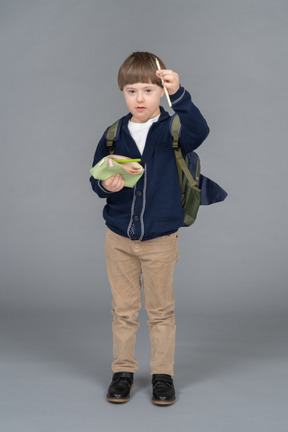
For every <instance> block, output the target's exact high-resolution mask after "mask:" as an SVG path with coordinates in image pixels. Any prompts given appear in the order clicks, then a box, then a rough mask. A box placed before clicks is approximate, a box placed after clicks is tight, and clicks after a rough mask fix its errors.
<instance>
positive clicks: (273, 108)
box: [0, 0, 288, 432]
mask: <svg viewBox="0 0 288 432" xmlns="http://www.w3.org/2000/svg"><path fill="white" fill-rule="evenodd" d="M287 16H288V6H287V2H286V1H284V0H273V1H272V0H270V1H268V0H258V1H257V0H250V1H248V0H241V2H240V1H238V0H230V1H229V0H218V1H215V0H201V1H200V0H178V1H177V2H176V1H171V0H167V1H164V0H161V1H160V0H153V1H152V0H146V1H145V2H143V1H139V0H135V1H129V0H105V1H104V0H81V1H80V0H50V1H43V0H22V1H20V0H1V1H0V53H1V68H0V85H1V90H0V91H1V93H0V94H1V99H0V100H1V131H0V134H1V137H0V139H1V155H0V164H1V169H0V175H1V180H0V188H1V260H0V263H1V304H0V308H1V318H0V319H1V323H0V324H1V327H0V336H1V353H0V355H1V358H0V374H1V390H0V400H1V404H0V426H1V432H2V430H3V432H10V431H13V432H18V431H21V432H26V431H27V432H34V431H35V432H42V431H43V432H44V431H49V432H50V431H52V430H53V431H57V432H58V431H59V432H60V431H61V432H66V431H67V432H68V431H69V432H72V431H81V432H90V431H95V430H97V431H110V430H111V431H112V430H115V429H116V428H117V429H118V430H121V431H122V430H123V431H132V430H133V431H134V430H138V431H142V430H143V431H144V430H145V431H146V430H159V431H167V430H168V431H172V430H175V428H176V427H177V428H178V429H179V430H183V431H186V430H192V431H196V432H202V431H209V432H211V431H213V432H216V431H219V432H220V431H221V432H225V431H229V432H230V431H231V430H233V431H238V430H239V431H253V432H256V431H261V432H265V431H269V432H270V431H271V430H273V431H274V432H278V431H279V432H280V431H281V432H284V431H286V430H287V414H286V409H285V408H287V375H288V368H287V359H288V358H287V357H288V356H287V354H288V353H287V351H288V350H287V324H288V319H287V280H288V279H287V276H288V266H287V188H286V184H287V132H288V131H287V76H288V70H287V69H288V68H287V65H288V62H287V44H285V41H287V33H288V30H287V29H288V22H287V21H288V20H287ZM133 50H148V51H152V52H154V53H156V54H157V55H159V56H160V57H161V58H162V59H163V60H164V62H165V63H166V65H167V66H168V67H169V68H171V69H174V70H176V71H177V72H178V73H179V75H180V79H181V83H182V85H183V86H184V87H186V88H187V89H188V90H189V91H190V92H191V94H192V96H193V100H194V102H195V103H196V105H198V106H199V108H200V110H201V111H202V113H203V114H204V116H205V117H206V118H207V121H208V123H209V126H210V129H211V133H210V135H209V137H208V139H207V140H206V141H205V143H204V144H203V146H202V148H200V149H199V154H200V157H201V160H202V171H203V173H205V174H206V175H208V176H209V177H211V178H213V179H214V180H216V181H218V182H219V183H220V184H221V185H222V186H223V187H224V188H225V189H227V191H228V192H229V197H228V199H227V200H226V201H225V202H224V203H223V204H219V205H214V206H210V207H205V208H201V210H200V213H199V218H198V220H197V223H196V224H195V226H193V227H191V228H188V229H187V228H186V229H182V230H181V232H180V245H179V246H180V257H181V258H180V262H179V263H178V264H177V267H176V274H175V296H176V320H177V344H176V367H175V369H176V373H175V384H176V387H177V397H178V401H177V403H176V404H175V405H174V406H172V407H169V408H164V409H161V408H159V407H155V406H153V405H152V404H151V402H150V394H151V389H150V377H149V340H148V328H147V325H146V319H147V317H146V312H145V311H143V310H142V311H141V314H140V318H139V319H140V322H141V327H140V330H139V332H138V336H137V347H136V351H137V357H138V360H139V361H140V370H139V372H138V373H137V375H136V382H135V387H134V388H135V390H134V392H133V397H132V399H131V401H130V402H129V404H126V405H123V406H114V405H111V404H109V403H108V402H106V401H105V392H106V388H107V385H108V384H109V381H110V378H111V369H110V364H111V362H112V357H111V356H112V335H111V319H112V316H111V314H110V301H111V298H110V291H109V286H108V282H107V278H106V271H105V260H104V255H103V246H104V233H105V226H104V222H103V220H102V206H103V204H104V202H103V201H102V200H100V199H98V198H97V196H96V195H95V194H94V193H93V192H92V190H91V188H90V184H89V182H88V178H89V169H90V166H91V163H92V159H93V155H94V151H95V147H96V145H97V142H98V139H99V138H100V136H101V135H102V133H103V131H104V129H105V128H106V126H107V125H109V124H111V123H112V122H114V120H116V119H117V118H118V117H120V116H122V115H124V114H126V107H125V104H124V100H123V96H122V94H121V92H120V91H119V90H118V88H117V82H116V77H117V72H118V68H119V66H120V64H121V63H122V61H123V60H124V59H125V58H126V57H127V56H128V55H129V54H130V53H131V52H132V51H133ZM163 105H164V106H165V108H167V103H166V101H165V100H163ZM120 411H121V413H120Z"/></svg>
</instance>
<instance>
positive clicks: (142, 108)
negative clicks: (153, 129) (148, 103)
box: [135, 106, 145, 111]
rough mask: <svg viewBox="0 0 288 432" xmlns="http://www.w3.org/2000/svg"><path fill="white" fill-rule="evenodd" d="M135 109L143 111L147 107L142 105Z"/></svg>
mask: <svg viewBox="0 0 288 432" xmlns="http://www.w3.org/2000/svg"><path fill="white" fill-rule="evenodd" d="M135 109H136V110H137V111H143V110H145V107H141V106H140V107H136V108H135Z"/></svg>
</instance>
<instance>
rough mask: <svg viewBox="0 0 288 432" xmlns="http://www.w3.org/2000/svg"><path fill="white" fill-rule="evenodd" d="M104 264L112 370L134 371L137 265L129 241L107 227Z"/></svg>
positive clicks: (138, 303) (138, 292)
mask: <svg viewBox="0 0 288 432" xmlns="http://www.w3.org/2000/svg"><path fill="white" fill-rule="evenodd" d="M106 265H107V273H108V278H109V282H110V286H111V292H112V313H113V323H112V331H113V356H114V361H113V363H112V370H113V372H136V371H137V370H138V362H137V361H136V359H135V341H136V332H137V330H138V328H139V322H138V314H139V310H140V308H141V297H142V295H141V281H140V275H141V266H140V261H139V258H138V257H137V256H136V255H135V254H133V250H132V248H131V240H130V239H127V238H125V237H122V236H119V235H117V234H115V233H113V232H112V231H111V230H109V229H107V232H106Z"/></svg>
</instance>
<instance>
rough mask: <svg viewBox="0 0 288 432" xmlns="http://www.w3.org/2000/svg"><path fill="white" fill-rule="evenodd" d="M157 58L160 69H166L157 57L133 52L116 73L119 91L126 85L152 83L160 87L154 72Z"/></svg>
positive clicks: (147, 53)
mask: <svg viewBox="0 0 288 432" xmlns="http://www.w3.org/2000/svg"><path fill="white" fill-rule="evenodd" d="M156 58H158V60H159V63H160V67H161V69H166V66H165V64H164V63H163V62H162V60H161V59H160V58H159V57H156V56H155V55H154V54H151V53H149V52H142V51H138V52H134V53H132V54H130V56H129V57H127V58H126V60H125V61H124V62H123V63H122V65H121V66H120V69H119V72H118V86H119V88H120V90H123V88H124V87H125V86H126V85H127V84H136V83H138V82H141V83H152V84H157V85H158V86H159V87H163V86H162V82H161V80H160V79H159V78H157V76H156V75H155V72H156V70H157V66H156V62H155V59H156Z"/></svg>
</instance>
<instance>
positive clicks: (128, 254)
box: [106, 229, 179, 375]
mask: <svg viewBox="0 0 288 432" xmlns="http://www.w3.org/2000/svg"><path fill="white" fill-rule="evenodd" d="M177 243H178V233H175V234H171V235H169V236H163V237H158V238H155V239H153V240H146V241H137V240H130V239H129V238H126V237H122V236H120V235H118V234H115V233H113V232H112V231H111V230H109V229H107V232H106V263H107V273H108V278H109V282H110V285H111V292H112V313H113V323H112V330H113V356H114V361H113V363H112V370H113V372H136V371H137V370H138V362H137V361H136V359H135V350H134V348H135V341H136V331H137V330H138V327H139V322H138V313H139V310H140V308H141V298H142V294H141V274H142V279H143V291H144V297H145V307H146V310H147V314H148V318H149V319H148V321H147V323H148V325H149V336H150V345H151V359H150V371H151V374H159V373H161V374H168V375H174V370H173V366H174V350H175V331H176V326H175V314H174V304H175V301H174V293H173V274H174V266H175V264H176V262H177V261H178V257H179V254H178V246H177Z"/></svg>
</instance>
